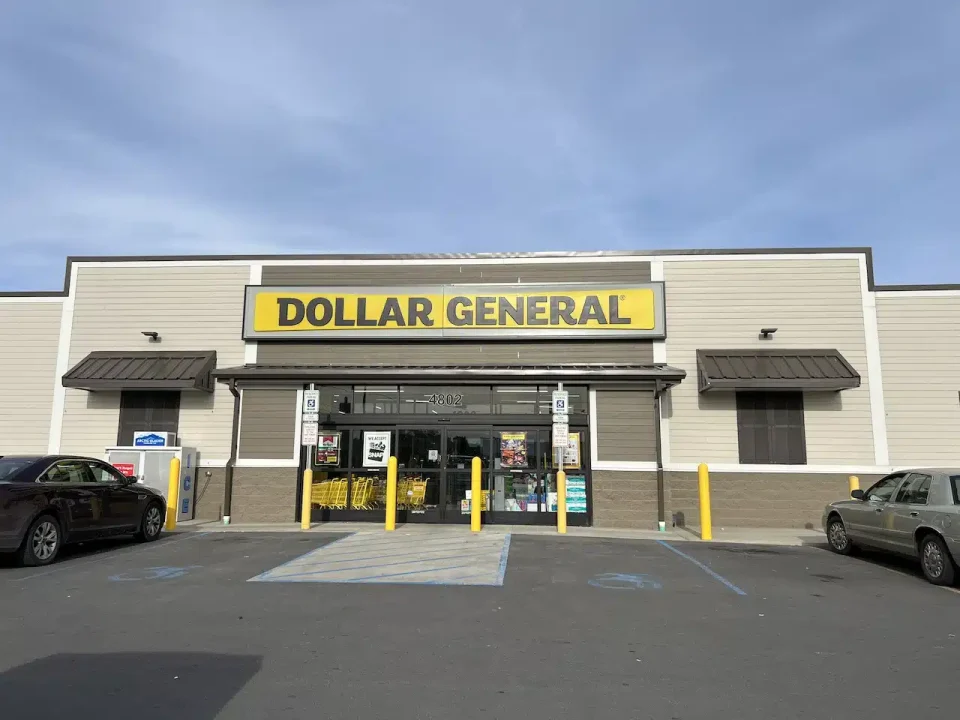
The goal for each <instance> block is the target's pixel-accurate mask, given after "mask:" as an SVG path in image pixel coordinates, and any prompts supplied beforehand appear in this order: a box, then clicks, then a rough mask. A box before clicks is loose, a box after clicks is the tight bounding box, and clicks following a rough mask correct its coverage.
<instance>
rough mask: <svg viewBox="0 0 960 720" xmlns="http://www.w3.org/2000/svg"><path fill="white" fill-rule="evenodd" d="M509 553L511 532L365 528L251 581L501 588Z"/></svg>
mask: <svg viewBox="0 0 960 720" xmlns="http://www.w3.org/2000/svg"><path fill="white" fill-rule="evenodd" d="M509 553H510V535H509V534H506V533H493V532H489V533H484V534H483V535H479V536H478V535H474V534H472V533H470V532H469V530H466V529H457V530H447V529H443V530H432V529H427V530H417V531H411V532H406V533H398V534H396V535H392V534H391V535H386V536H385V535H384V534H382V533H368V532H360V533H353V534H351V535H348V536H345V537H343V538H340V539H338V540H336V541H334V542H332V543H329V544H327V545H324V546H322V547H319V548H317V549H315V550H312V551H310V552H308V553H305V554H304V555H301V556H299V557H297V558H294V559H293V560H290V561H288V562H286V563H283V564H282V565H278V566H277V567H275V568H272V569H270V570H267V571H266V572H264V573H261V574H259V575H257V576H255V577H252V578H250V581H251V582H323V583H391V584H394V583H405V584H417V585H486V586H500V585H503V581H504V576H505V575H506V570H507V563H508V560H509Z"/></svg>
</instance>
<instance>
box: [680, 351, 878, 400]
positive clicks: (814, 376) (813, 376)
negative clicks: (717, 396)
mask: <svg viewBox="0 0 960 720" xmlns="http://www.w3.org/2000/svg"><path fill="white" fill-rule="evenodd" d="M697 381H698V390H699V392H701V393H704V392H710V391H711V390H733V391H736V390H780V391H786V390H794V391H795V390H810V391H814V390H820V391H839V390H850V389H852V388H857V387H860V374H859V373H858V372H857V371H856V370H855V369H854V367H853V366H852V365H851V364H850V363H849V362H848V361H847V359H846V358H845V357H844V356H843V355H842V354H841V353H840V351H839V350H835V349H833V350H808V349H806V348H784V349H777V350H758V349H744V350H740V349H736V350H733V349H730V350H727V349H723V350H697Z"/></svg>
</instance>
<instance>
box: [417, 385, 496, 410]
mask: <svg viewBox="0 0 960 720" xmlns="http://www.w3.org/2000/svg"><path fill="white" fill-rule="evenodd" d="M400 412H401V413H404V414H411V415H489V414H490V388H489V387H488V386H485V385H481V386H472V385H461V386H455V385H403V386H401V387H400Z"/></svg>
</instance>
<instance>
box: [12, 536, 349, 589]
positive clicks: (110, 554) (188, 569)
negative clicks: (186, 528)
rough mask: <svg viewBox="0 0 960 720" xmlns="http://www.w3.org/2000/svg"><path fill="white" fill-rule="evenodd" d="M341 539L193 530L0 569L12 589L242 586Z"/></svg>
mask: <svg viewBox="0 0 960 720" xmlns="http://www.w3.org/2000/svg"><path fill="white" fill-rule="evenodd" d="M341 537H342V535H340V534H336V533H330V534H319V533H311V534H310V535H307V536H301V535H291V534H290V533H248V534H233V533H231V534H226V533H204V532H196V531H191V532H179V533H170V534H165V535H163V536H161V537H160V539H159V540H157V541H155V542H153V543H147V544H141V543H136V542H132V541H128V540H108V541H98V542H91V543H84V544H82V545H77V546H73V547H70V546H68V547H67V548H64V552H63V554H62V556H61V557H59V558H58V559H57V562H55V563H53V564H52V565H48V566H44V567H16V566H13V565H12V564H9V563H8V564H7V565H6V566H5V567H0V584H4V585H5V586H6V587H8V588H10V589H11V590H14V589H16V588H28V587H32V586H44V585H49V584H51V583H53V584H56V585H57V586H58V587H60V588H71V587H75V588H90V587H98V586H101V585H103V584H111V585H114V586H117V587H119V586H121V585H125V586H129V585H131V584H135V583H138V582H143V581H154V580H159V581H171V580H178V581H188V582H190V583H198V582H206V581H215V582H221V581H228V582H229V581H236V582H244V581H246V580H247V579H248V578H249V577H251V576H252V575H256V574H258V573H261V572H264V571H265V570H268V569H270V568H272V567H275V566H276V565H278V564H281V563H284V562H287V561H289V560H290V559H292V558H294V557H297V556H299V555H302V554H304V553H306V552H310V551H311V550H314V549H316V548H317V547H320V546H322V545H324V544H326V543H328V542H333V541H335V540H337V539H339V538H341Z"/></svg>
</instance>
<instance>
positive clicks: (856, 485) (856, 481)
mask: <svg viewBox="0 0 960 720" xmlns="http://www.w3.org/2000/svg"><path fill="white" fill-rule="evenodd" d="M859 489H860V478H858V477H857V476H856V475H851V476H850V492H851V494H852V493H853V491H854V490H859Z"/></svg>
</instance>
